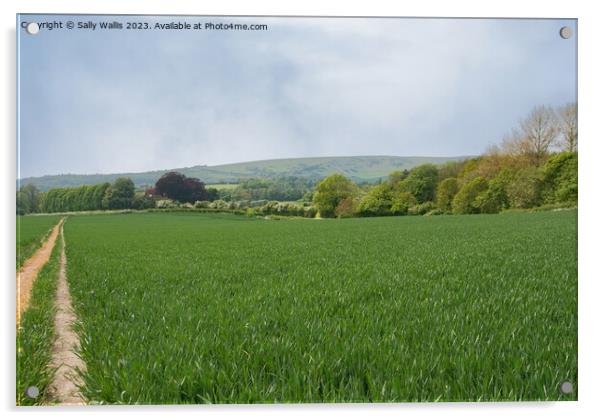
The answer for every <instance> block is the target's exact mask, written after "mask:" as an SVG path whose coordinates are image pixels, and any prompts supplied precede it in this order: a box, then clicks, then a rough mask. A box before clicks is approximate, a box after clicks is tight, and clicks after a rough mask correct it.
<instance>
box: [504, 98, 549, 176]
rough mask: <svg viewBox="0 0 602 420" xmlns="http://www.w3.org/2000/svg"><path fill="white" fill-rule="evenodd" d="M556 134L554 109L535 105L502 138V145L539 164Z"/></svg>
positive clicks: (509, 151)
mask: <svg viewBox="0 0 602 420" xmlns="http://www.w3.org/2000/svg"><path fill="white" fill-rule="evenodd" d="M557 134H558V122H557V118H556V116H555V114H554V111H553V110H552V109H551V108H550V107H547V106H537V107H535V108H533V110H532V111H531V112H530V113H529V115H528V116H527V117H526V118H525V119H523V120H522V121H521V122H520V124H519V128H518V129H515V130H513V131H512V135H511V136H510V137H509V138H506V139H505V140H504V144H503V147H504V149H505V152H507V153H509V154H511V155H515V156H518V157H522V158H525V159H526V160H527V161H528V162H529V163H530V164H532V165H535V166H540V165H541V164H542V163H544V162H545V160H546V158H547V157H548V154H549V152H550V148H551V147H552V145H554V142H555V140H556V137H557Z"/></svg>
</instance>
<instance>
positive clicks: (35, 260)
mask: <svg viewBox="0 0 602 420" xmlns="http://www.w3.org/2000/svg"><path fill="white" fill-rule="evenodd" d="M63 220H64V219H61V220H60V222H58V223H57V225H56V226H55V227H54V228H53V229H52V232H51V233H50V236H48V239H47V240H46V242H44V244H43V245H42V246H41V247H40V249H38V250H37V251H36V252H35V253H34V254H33V255H32V256H31V258H29V259H28V260H27V261H26V262H25V263H24V264H23V266H22V267H21V270H19V272H18V273H17V328H19V324H20V322H21V314H22V313H23V311H25V309H27V306H28V305H29V298H30V296H31V289H32V287H33V282H34V281H35V279H36V277H37V276H38V272H39V271H40V270H41V269H42V267H44V265H45V264H46V263H47V262H48V260H49V259H50V254H52V250H53V249H54V244H55V243H56V238H57V236H58V235H59V231H60V229H61V226H62V224H63Z"/></svg>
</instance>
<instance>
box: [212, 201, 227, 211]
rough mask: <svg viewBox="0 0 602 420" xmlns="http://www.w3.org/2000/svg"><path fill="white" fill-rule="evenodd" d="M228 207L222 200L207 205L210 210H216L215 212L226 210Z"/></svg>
mask: <svg viewBox="0 0 602 420" xmlns="http://www.w3.org/2000/svg"><path fill="white" fill-rule="evenodd" d="M229 207H230V205H229V204H228V203H227V202H225V201H224V200H215V201H212V202H211V204H210V205H209V208H210V209H217V210H226V209H228V208H229Z"/></svg>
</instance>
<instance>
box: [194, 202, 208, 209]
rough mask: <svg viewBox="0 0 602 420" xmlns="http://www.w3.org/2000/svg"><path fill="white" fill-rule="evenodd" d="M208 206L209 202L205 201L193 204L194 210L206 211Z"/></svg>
mask: <svg viewBox="0 0 602 420" xmlns="http://www.w3.org/2000/svg"><path fill="white" fill-rule="evenodd" d="M210 204H211V201H206V200H203V201H196V202H195V203H194V208H196V209H208V208H209V205H210Z"/></svg>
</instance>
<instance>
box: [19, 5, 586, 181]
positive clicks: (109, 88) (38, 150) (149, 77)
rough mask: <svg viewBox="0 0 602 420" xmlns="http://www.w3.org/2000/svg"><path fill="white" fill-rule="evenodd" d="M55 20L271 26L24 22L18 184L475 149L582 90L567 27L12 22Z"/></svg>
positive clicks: (451, 22)
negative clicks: (30, 26) (33, 25)
mask: <svg viewBox="0 0 602 420" xmlns="http://www.w3.org/2000/svg"><path fill="white" fill-rule="evenodd" d="M53 20H56V21H63V22H66V21H67V20H72V21H74V22H76V23H77V22H78V21H80V22H86V21H89V20H90V21H93V22H96V23H98V22H101V21H112V20H117V21H120V22H132V21H133V22H148V23H149V24H150V25H154V23H155V22H160V23H168V22H170V21H180V22H185V21H186V22H189V23H191V24H194V23H197V22H201V23H205V22H215V23H219V22H233V23H247V24H250V23H254V24H267V25H268V30H267V31H206V30H201V31H195V30H189V31H176V30H170V31H161V30H125V29H124V30H105V31H101V30H99V29H98V28H97V29H96V30H95V31H91V30H83V29H80V30H78V29H73V30H68V29H62V30H61V29H56V30H51V31H49V30H46V29H42V30H40V32H39V33H38V34H37V35H35V36H32V35H28V34H27V33H26V32H25V31H24V30H23V29H19V30H18V39H19V98H20V107H19V170H20V174H19V176H20V177H28V176H39V175H46V174H60V173H81V174H89V173H111V172H136V171H145V170H150V169H167V168H175V167H185V166H193V165H216V164H222V163H232V162H242V161H250V160H261V159H271V158H288V157H310V156H357V155H396V156H458V155H473V154H479V153H482V152H483V151H484V150H485V149H486V148H487V147H488V146H489V145H491V144H494V143H497V142H499V141H500V140H501V138H502V137H503V136H504V134H505V133H507V132H508V131H509V130H510V129H511V128H512V127H513V126H514V125H515V124H516V123H517V121H518V120H519V119H520V118H521V117H522V116H524V115H525V114H526V113H528V112H529V110H531V109H532V108H533V107H534V106H536V105H540V104H547V105H552V106H555V105H560V104H564V103H566V102H571V101H575V100H576V94H577V92H576V37H575V36H573V37H572V38H570V39H568V40H565V39H562V38H561V37H560V36H559V29H560V28H561V27H562V26H569V27H571V28H573V32H576V22H575V21H573V20H531V19H530V20H516V19H513V20H507V19H506V20H502V19H497V20H494V19H470V20H468V19H467V20H459V19H396V18H391V19H359V18H357V19H349V18H348V19H324V18H207V17H198V18H192V17H186V18H183V17H178V18H167V17H161V18H152V17H124V16H122V17H117V18H114V17H110V18H108V17H101V16H92V17H87V16H72V17H69V16H35V15H34V16H32V15H23V16H21V21H27V22H31V21H36V22H49V21H53ZM19 26H20V25H19Z"/></svg>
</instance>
